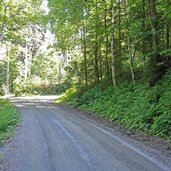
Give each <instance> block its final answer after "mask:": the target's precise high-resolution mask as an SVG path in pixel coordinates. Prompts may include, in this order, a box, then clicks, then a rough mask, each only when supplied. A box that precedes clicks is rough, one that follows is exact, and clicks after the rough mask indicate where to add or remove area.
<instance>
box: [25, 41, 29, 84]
mask: <svg viewBox="0 0 171 171" xmlns="http://www.w3.org/2000/svg"><path fill="white" fill-rule="evenodd" d="M25 50H26V51H25V71H24V72H25V73H24V77H25V81H26V80H27V77H28V45H27V42H26V49H25Z"/></svg>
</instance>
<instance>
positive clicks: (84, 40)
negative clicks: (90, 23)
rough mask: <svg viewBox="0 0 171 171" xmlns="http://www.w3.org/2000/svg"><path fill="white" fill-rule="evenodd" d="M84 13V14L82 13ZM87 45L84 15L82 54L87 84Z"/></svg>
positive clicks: (86, 82)
mask: <svg viewBox="0 0 171 171" xmlns="http://www.w3.org/2000/svg"><path fill="white" fill-rule="evenodd" d="M83 15H84V14H83ZM86 49H87V46H86V28H85V17H84V21H83V55H84V74H85V84H86V86H87V85H88V73H87V52H86V51H87V50H86Z"/></svg>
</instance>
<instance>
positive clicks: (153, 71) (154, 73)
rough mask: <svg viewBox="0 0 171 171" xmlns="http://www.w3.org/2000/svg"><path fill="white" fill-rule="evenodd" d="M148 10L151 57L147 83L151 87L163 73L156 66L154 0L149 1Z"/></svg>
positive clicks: (156, 23) (156, 42)
mask: <svg viewBox="0 0 171 171" xmlns="http://www.w3.org/2000/svg"><path fill="white" fill-rule="evenodd" d="M149 8H150V18H151V32H152V49H153V55H152V56H151V57H150V61H149V73H148V77H149V83H150V85H151V86H153V85H155V84H156V82H157V81H158V80H159V79H160V78H161V76H162V75H163V72H162V70H161V67H160V66H159V65H157V64H158V63H159V62H162V61H161V57H160V54H159V49H158V46H159V35H158V33H157V29H158V21H157V11H156V0H149Z"/></svg>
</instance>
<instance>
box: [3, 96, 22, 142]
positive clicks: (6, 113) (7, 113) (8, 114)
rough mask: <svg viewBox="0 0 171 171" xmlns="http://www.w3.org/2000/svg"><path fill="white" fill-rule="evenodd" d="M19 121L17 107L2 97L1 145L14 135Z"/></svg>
mask: <svg viewBox="0 0 171 171" xmlns="http://www.w3.org/2000/svg"><path fill="white" fill-rule="evenodd" d="M18 123H19V113H18V110H17V108H16V107H15V106H14V105H13V104H12V103H11V102H9V101H8V100H5V99H0V145H2V143H3V141H4V140H6V139H8V138H10V137H11V136H13V135H14V128H15V127H16V126H17V125H18Z"/></svg>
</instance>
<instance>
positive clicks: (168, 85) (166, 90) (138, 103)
mask: <svg viewBox="0 0 171 171" xmlns="http://www.w3.org/2000/svg"><path fill="white" fill-rule="evenodd" d="M77 94H78V92H77V89H76V88H71V89H69V90H68V91H66V93H65V95H64V96H63V98H62V101H63V102H65V101H70V103H72V104H74V105H75V106H79V108H81V109H86V110H89V111H92V112H95V113H97V114H98V115H100V116H102V117H107V118H109V119H110V120H111V121H114V120H115V121H117V122H118V123H121V124H123V125H125V126H126V127H129V128H132V129H135V130H142V131H145V132H147V133H154V134H157V135H164V136H171V71H169V72H168V73H167V74H166V75H165V76H164V77H163V79H162V80H161V82H159V83H158V84H157V85H156V86H155V87H150V86H149V85H148V84H144V83H143V82H137V84H136V86H135V87H132V86H130V84H129V83H128V82H124V83H122V84H120V85H119V86H117V87H115V88H113V87H111V86H104V83H102V84H98V85H96V86H94V87H93V88H90V89H88V90H87V91H85V92H84V93H82V94H80V96H78V95H77Z"/></svg>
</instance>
